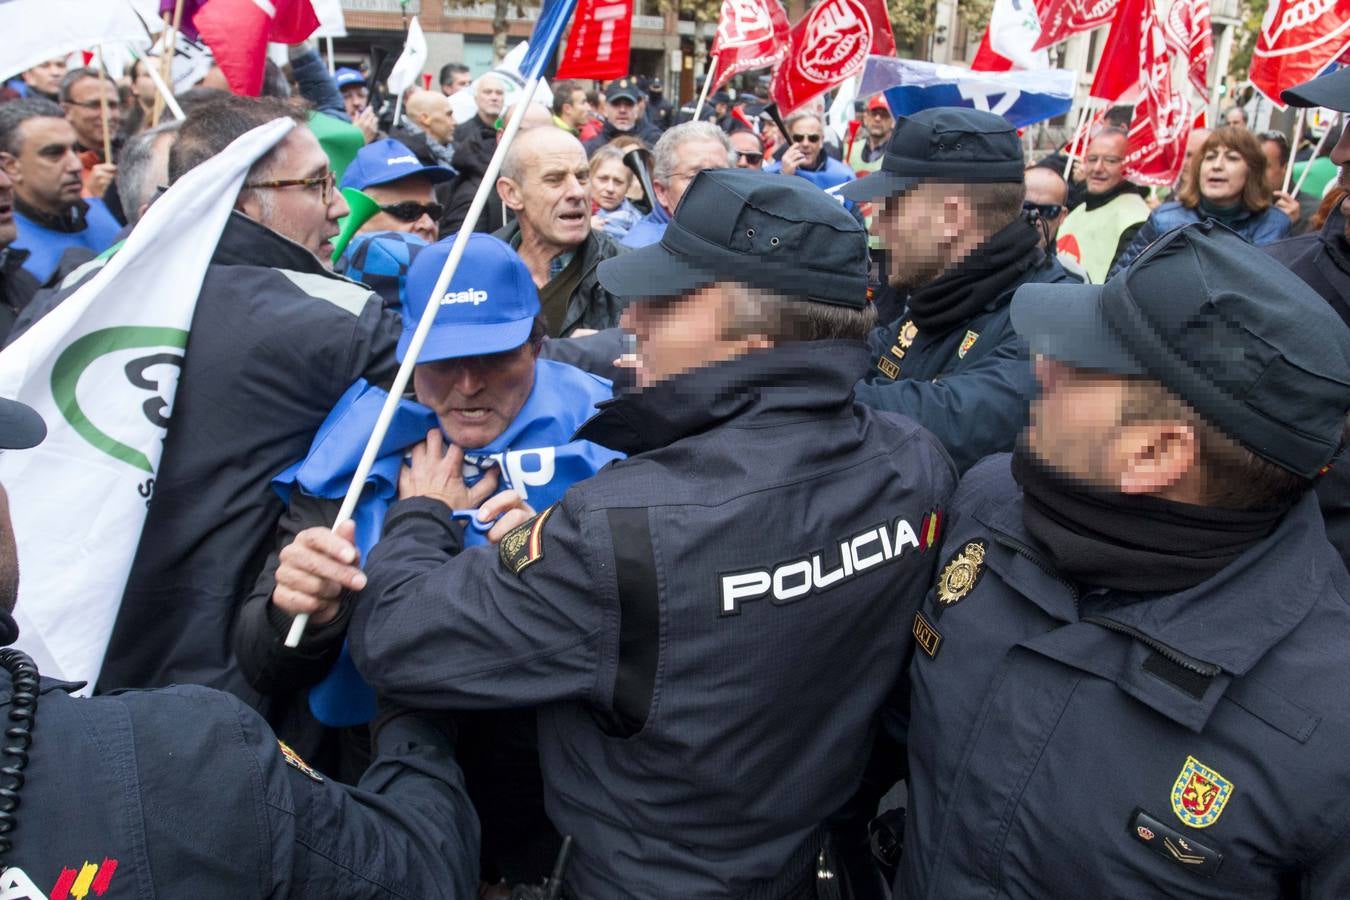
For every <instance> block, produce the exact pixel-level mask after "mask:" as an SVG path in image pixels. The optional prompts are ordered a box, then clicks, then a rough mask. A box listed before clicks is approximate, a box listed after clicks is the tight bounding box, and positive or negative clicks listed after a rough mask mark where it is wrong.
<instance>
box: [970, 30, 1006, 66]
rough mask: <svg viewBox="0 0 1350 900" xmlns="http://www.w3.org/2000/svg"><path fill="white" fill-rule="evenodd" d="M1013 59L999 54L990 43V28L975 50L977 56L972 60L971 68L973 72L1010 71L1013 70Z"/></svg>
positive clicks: (985, 31)
mask: <svg viewBox="0 0 1350 900" xmlns="http://www.w3.org/2000/svg"><path fill="white" fill-rule="evenodd" d="M1012 67H1013V65H1012V60H1010V59H1008V58H1007V57H1006V56H999V55H998V53H996V52H995V51H994V48H993V47H992V46H991V45H990V43H989V29H988V28H986V29H985V30H984V37H982V38H980V47H979V49H978V50H976V51H975V58H974V59H972V60H971V61H970V68H971V71H973V72H1010V71H1012Z"/></svg>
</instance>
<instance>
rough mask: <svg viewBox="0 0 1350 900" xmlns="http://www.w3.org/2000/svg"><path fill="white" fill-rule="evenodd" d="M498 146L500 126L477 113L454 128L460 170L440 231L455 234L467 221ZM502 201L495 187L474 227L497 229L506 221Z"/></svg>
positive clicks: (455, 161)
mask: <svg viewBox="0 0 1350 900" xmlns="http://www.w3.org/2000/svg"><path fill="white" fill-rule="evenodd" d="M496 149H497V129H496V128H493V127H492V126H491V125H487V124H484V122H483V120H482V119H480V118H478V116H476V115H475V116H474V117H473V118H472V119H470V120H469V121H467V122H463V123H461V124H460V125H459V126H458V127H456V128H455V156H454V163H453V164H454V167H455V171H456V172H457V173H458V174H457V175H456V176H455V178H454V180H453V181H451V182H450V199H449V203H448V204H447V205H446V209H445V215H443V216H442V217H441V222H440V233H441V234H442V235H446V234H452V233H454V232H456V231H458V230H459V227H460V226H461V225H463V224H464V219H465V217H467V216H468V215H469V207H470V206H472V205H473V196H474V194H476V193H477V192H478V186H479V185H480V184H482V182H483V176H484V175H486V174H487V167H488V163H490V162H492V154H493V153H494V152H495V151H496ZM503 216H504V213H503V211H502V202H501V200H500V199H499V198H498V197H497V192H496V191H493V192H492V193H491V194H489V195H488V201H487V204H486V205H485V206H484V207H483V212H482V213H481V214H480V215H479V216H478V223H477V224H476V225H474V229H473V230H474V231H486V232H488V233H491V232H494V231H496V230H497V229H499V228H501V227H502V225H503V224H504V223H505V221H506V220H505V218H504V217H503Z"/></svg>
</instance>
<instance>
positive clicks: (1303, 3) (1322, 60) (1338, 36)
mask: <svg viewBox="0 0 1350 900" xmlns="http://www.w3.org/2000/svg"><path fill="white" fill-rule="evenodd" d="M1347 50H1350V2H1346V0H1271V3H1270V6H1268V7H1267V8H1266V15H1265V18H1263V19H1262V20H1261V33H1260V34H1259V35H1257V36H1256V46H1255V47H1253V48H1252V68H1251V72H1250V73H1249V75H1248V77H1249V78H1251V82H1252V84H1253V85H1254V86H1255V87H1256V89H1257V90H1258V91H1260V92H1261V93H1263V94H1265V95H1266V97H1267V98H1269V100H1270V101H1271V102H1272V103H1274V104H1275V105H1276V106H1278V107H1279V108H1280V109H1284V102H1283V101H1281V100H1280V91H1283V90H1285V89H1286V88H1291V87H1293V86H1294V85H1296V84H1302V83H1303V82H1305V81H1309V80H1311V79H1313V78H1316V77H1317V74H1318V73H1319V72H1321V71H1322V70H1323V69H1325V68H1326V67H1327V66H1328V65H1329V64H1330V63H1331V62H1332V61H1334V60H1336V59H1338V58H1339V57H1340V56H1341V54H1343V53H1345V52H1346V51H1347Z"/></svg>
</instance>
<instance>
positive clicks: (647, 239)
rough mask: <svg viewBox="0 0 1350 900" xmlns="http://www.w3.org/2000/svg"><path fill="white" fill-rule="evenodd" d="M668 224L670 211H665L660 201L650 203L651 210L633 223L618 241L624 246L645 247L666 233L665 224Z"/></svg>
mask: <svg viewBox="0 0 1350 900" xmlns="http://www.w3.org/2000/svg"><path fill="white" fill-rule="evenodd" d="M669 224H670V213H668V212H666V210H665V207H663V206H662V205H661V204H660V203H653V204H652V211H651V212H649V213H647V214H646V215H645V216H643V217H642V218H640V219H638V220H637V222H635V223H634V224H633V227H632V228H630V229H628V233H627V234H625V235H624V236H623V237H622V238H620V239H619V243H620V244H621V245H622V246H624V247H633V248H634V249H636V248H638V247H646V246H648V245H650V244H655V243H656V242H657V241H659V240H661V238H662V237H663V236H664V235H665V233H666V226H667V225H669Z"/></svg>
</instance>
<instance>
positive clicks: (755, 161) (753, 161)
mask: <svg viewBox="0 0 1350 900" xmlns="http://www.w3.org/2000/svg"><path fill="white" fill-rule="evenodd" d="M736 156H738V157H739V158H741V159H743V160H745V161H746V162H748V163H749V164H750V165H752V166H757V165H759V164H760V163H761V162H763V161H764V154H763V153H739V152H738V153H737V154H736Z"/></svg>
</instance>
